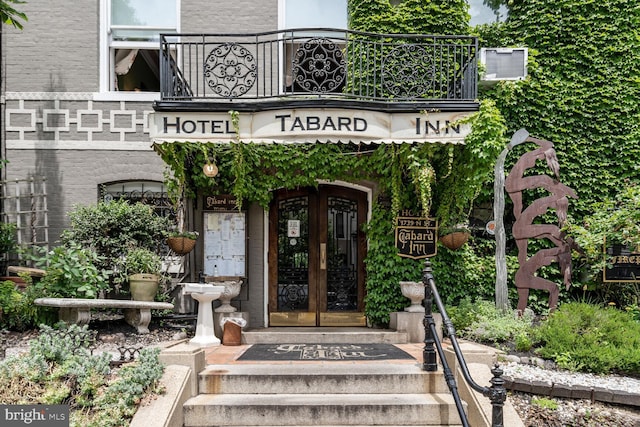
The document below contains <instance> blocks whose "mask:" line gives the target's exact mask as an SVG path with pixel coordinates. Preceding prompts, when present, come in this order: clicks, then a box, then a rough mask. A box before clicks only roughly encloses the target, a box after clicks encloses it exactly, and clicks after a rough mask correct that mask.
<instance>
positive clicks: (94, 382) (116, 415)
mask: <svg viewBox="0 0 640 427" xmlns="http://www.w3.org/2000/svg"><path fill="white" fill-rule="evenodd" d="M93 340H94V334H93V333H92V331H90V330H89V329H88V328H87V326H86V325H85V326H78V325H70V326H69V327H66V326H64V325H63V324H60V325H57V327H56V328H51V327H47V326H43V327H41V331H40V335H39V336H38V338H37V339H35V340H33V341H32V342H31V347H30V349H29V352H28V353H24V354H17V355H13V356H10V357H8V358H6V359H5V360H3V361H2V362H0V401H2V402H3V403H5V404H61V403H63V402H64V403H65V404H68V405H69V406H70V409H71V414H70V425H71V426H74V427H75V426H78V427H88V426H96V427H106V426H122V425H128V423H129V422H130V420H131V418H132V417H133V415H134V414H135V411H136V409H137V405H138V403H139V402H140V399H141V398H142V397H143V396H144V395H145V394H146V393H148V392H150V391H154V390H157V389H158V387H157V385H158V380H159V379H160V377H161V376H162V374H163V372H164V368H163V365H162V364H161V363H160V362H159V360H158V355H159V353H160V350H159V349H157V348H155V349H152V348H145V349H142V350H141V351H140V355H139V357H138V358H137V360H136V361H135V362H133V363H131V364H128V365H125V366H123V367H122V368H120V369H119V370H117V371H115V372H114V371H112V370H111V368H110V366H109V363H110V360H111V357H112V356H111V354H110V353H108V352H105V353H102V354H101V355H93V354H92V353H91V351H90V349H89V347H90V346H91V345H92V343H93Z"/></svg>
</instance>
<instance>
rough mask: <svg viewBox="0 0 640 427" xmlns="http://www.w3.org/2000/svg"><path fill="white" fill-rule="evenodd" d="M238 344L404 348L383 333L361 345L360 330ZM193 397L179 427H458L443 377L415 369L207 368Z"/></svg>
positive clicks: (288, 333)
mask: <svg viewBox="0 0 640 427" xmlns="http://www.w3.org/2000/svg"><path fill="white" fill-rule="evenodd" d="M369 332H373V331H371V330H370V329H369ZM274 334H275V335H274ZM301 334H303V335H304V336H301ZM367 335H368V334H367ZM244 339H246V340H247V342H251V343H271V342H280V343H284V342H286V343H296V342H298V343H303V342H304V343H311V342H313V343H327V342H342V343H347V342H350V343H356V342H353V341H354V340H356V341H357V340H364V341H363V342H369V343H371V342H387V343H402V342H403V341H404V342H406V338H403V335H402V334H399V335H398V334H397V333H395V334H394V333H391V332H388V331H378V332H377V335H373V336H372V335H368V336H364V337H363V336H362V330H360V331H349V330H345V329H343V330H342V331H337V332H334V331H328V330H313V332H312V331H310V330H309V329H307V330H306V333H302V332H298V331H295V330H291V329H290V328H285V330H283V331H278V330H273V329H271V328H270V330H269V331H268V333H267V331H263V332H262V333H259V334H255V335H253V336H251V335H250V336H249V337H247V336H245V337H244ZM198 393H199V394H198V395H197V396H195V397H192V398H190V399H188V400H187V401H186V402H185V404H184V406H183V414H184V427H196V426H265V427H266V426H307V425H309V426H311V425H323V426H373V425H376V426H401V425H413V426H460V425H461V422H460V418H459V416H458V413H457V410H456V406H455V403H454V401H453V398H452V396H451V394H450V393H449V391H448V389H447V386H446V384H445V381H444V377H443V374H442V372H425V371H422V369H421V367H420V366H419V364H418V362H415V363H411V362H404V363H393V362H388V363H385V362H381V361H378V362H362V363H360V362H338V361H331V362H306V361H305V362H299V363H298V362H295V363H284V364H283V363H266V362H259V363H255V364H254V363H241V364H224V365H207V367H206V369H205V370H204V371H202V372H200V374H199V379H198Z"/></svg>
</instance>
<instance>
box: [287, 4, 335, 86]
mask: <svg viewBox="0 0 640 427" xmlns="http://www.w3.org/2000/svg"><path fill="white" fill-rule="evenodd" d="M279 16H280V28H281V29H286V30H291V29H294V28H318V29H320V28H333V29H346V28H347V0H280V15H279ZM344 40H345V37H344V35H341V34H340V33H338V32H323V31H312V32H310V31H307V32H296V31H288V32H287V33H286V35H285V37H284V40H283V44H284V49H283V55H282V56H283V57H282V64H283V65H282V68H283V75H284V82H283V88H284V91H285V92H288V93H291V92H339V91H341V90H342V87H343V86H344V80H345V73H346V64H345V62H344V61H345V58H344V56H343V49H344Z"/></svg>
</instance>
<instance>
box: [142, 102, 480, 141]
mask: <svg viewBox="0 0 640 427" xmlns="http://www.w3.org/2000/svg"><path fill="white" fill-rule="evenodd" d="M469 114H471V113H469V112H429V113H420V112H416V113H385V112H380V111H368V110H356V109H338V108H315V109H313V108H308V109H301V108H299V109H289V110H271V111H258V112H245V113H238V126H237V129H236V128H235V127H234V125H233V122H232V119H231V115H230V114H229V113H220V112H211V113H202V112H193V113H190V112H166V113H165V112H154V113H151V114H150V115H149V117H150V119H149V120H150V121H149V133H150V135H151V138H152V140H153V142H156V143H162V142H185V141H202V142H219V143H229V142H233V141H238V140H240V141H242V142H255V143H309V142H311V143H315V142H320V143H329V142H344V143H348V142H359V143H402V142H451V143H463V142H464V138H465V136H467V135H468V134H469V133H470V132H471V125H470V124H467V123H460V120H461V119H463V118H465V117H467V116H468V115H469Z"/></svg>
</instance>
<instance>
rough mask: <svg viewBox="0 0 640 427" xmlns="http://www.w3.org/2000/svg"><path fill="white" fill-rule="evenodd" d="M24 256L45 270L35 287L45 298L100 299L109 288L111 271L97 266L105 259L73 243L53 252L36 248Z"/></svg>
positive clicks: (59, 247) (57, 248)
mask: <svg viewBox="0 0 640 427" xmlns="http://www.w3.org/2000/svg"><path fill="white" fill-rule="evenodd" d="M23 255H24V258H25V259H31V261H33V262H34V263H35V266H36V267H38V268H42V269H44V270H45V271H46V274H45V275H44V276H43V277H42V278H41V279H40V280H39V281H38V283H37V285H36V286H37V287H38V289H40V290H41V291H42V294H43V295H42V296H44V297H59V298H98V296H99V295H100V294H101V293H102V292H105V291H107V290H108V289H109V274H110V271H108V270H102V269H100V268H99V267H98V266H99V265H100V264H101V263H102V262H103V261H102V257H100V256H99V255H98V254H97V253H96V252H95V251H93V250H92V249H90V248H82V247H81V246H79V245H78V244H76V243H70V244H68V245H63V246H57V247H55V248H53V249H52V250H51V251H47V250H46V248H42V247H34V252H33V253H32V254H31V255H27V254H26V253H24V254H23Z"/></svg>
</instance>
